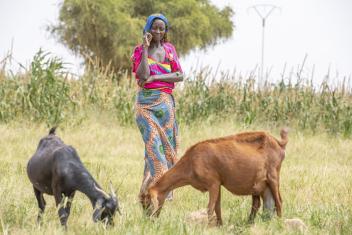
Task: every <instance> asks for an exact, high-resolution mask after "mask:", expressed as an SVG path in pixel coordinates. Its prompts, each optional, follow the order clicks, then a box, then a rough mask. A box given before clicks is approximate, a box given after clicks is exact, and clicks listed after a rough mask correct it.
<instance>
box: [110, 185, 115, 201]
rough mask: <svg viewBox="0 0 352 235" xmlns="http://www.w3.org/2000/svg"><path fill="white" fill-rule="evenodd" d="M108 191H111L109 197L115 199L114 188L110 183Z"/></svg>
mask: <svg viewBox="0 0 352 235" xmlns="http://www.w3.org/2000/svg"><path fill="white" fill-rule="evenodd" d="M110 191H111V195H112V196H113V197H116V193H115V190H114V187H113V186H112V182H111V181H110Z"/></svg>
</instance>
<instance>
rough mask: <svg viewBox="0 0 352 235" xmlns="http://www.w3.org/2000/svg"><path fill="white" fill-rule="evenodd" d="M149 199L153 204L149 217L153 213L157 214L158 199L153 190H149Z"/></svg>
mask: <svg viewBox="0 0 352 235" xmlns="http://www.w3.org/2000/svg"><path fill="white" fill-rule="evenodd" d="M150 199H151V201H152V204H153V212H152V214H151V217H153V216H154V215H157V212H158V211H159V209H160V208H159V201H158V194H157V193H156V192H154V191H150Z"/></svg>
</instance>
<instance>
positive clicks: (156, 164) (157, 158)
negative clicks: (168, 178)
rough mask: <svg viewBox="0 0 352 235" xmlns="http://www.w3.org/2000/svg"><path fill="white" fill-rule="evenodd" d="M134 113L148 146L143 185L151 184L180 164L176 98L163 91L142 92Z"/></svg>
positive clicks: (146, 147)
mask: <svg viewBox="0 0 352 235" xmlns="http://www.w3.org/2000/svg"><path fill="white" fill-rule="evenodd" d="M135 110H136V122H137V125H138V128H139V130H140V132H141V134H142V137H143V141H144V143H145V158H144V159H145V167H144V179H143V182H144V183H143V184H145V181H146V180H147V181H149V183H151V182H154V181H156V180H157V179H159V178H160V177H161V176H162V175H163V174H164V173H165V172H166V171H167V170H168V169H170V168H171V167H172V166H173V165H174V164H175V163H176V162H177V148H178V137H177V136H178V128H177V123H176V113H175V102H174V98H173V96H172V95H171V94H167V93H165V92H162V91H160V90H148V89H140V90H139V91H138V94H137V98H136V105H135ZM147 178H149V179H147ZM149 183H148V184H149ZM141 190H142V189H141Z"/></svg>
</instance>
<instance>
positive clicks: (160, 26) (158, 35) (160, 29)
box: [150, 19, 166, 42]
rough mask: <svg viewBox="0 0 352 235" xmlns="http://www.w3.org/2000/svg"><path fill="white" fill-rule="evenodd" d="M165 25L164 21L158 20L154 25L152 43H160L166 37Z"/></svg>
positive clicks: (151, 30) (151, 31)
mask: <svg viewBox="0 0 352 235" xmlns="http://www.w3.org/2000/svg"><path fill="white" fill-rule="evenodd" d="M165 30H166V27H165V23H164V21H162V20H159V19H156V20H154V22H153V24H152V28H151V29H150V33H151V34H152V36H153V37H152V41H156V42H160V41H161V39H163V37H164V35H165Z"/></svg>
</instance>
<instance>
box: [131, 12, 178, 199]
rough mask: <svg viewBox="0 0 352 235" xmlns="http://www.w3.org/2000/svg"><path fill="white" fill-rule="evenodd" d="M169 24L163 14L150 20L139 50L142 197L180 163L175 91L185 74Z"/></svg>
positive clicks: (136, 65)
mask: <svg viewBox="0 0 352 235" xmlns="http://www.w3.org/2000/svg"><path fill="white" fill-rule="evenodd" d="M168 26H169V25H168V20H167V19H166V17H165V16H163V15H162V14H153V15H151V16H149V17H148V18H147V22H146V25H145V27H144V30H143V43H142V44H141V45H138V46H136V47H135V49H134V52H133V55H132V63H133V68H132V72H133V73H134V74H135V77H136V79H137V83H138V86H139V89H138V94H137V99H136V106H135V109H136V122H137V125H138V128H139V130H140V132H141V134H142V137H143V141H144V143H145V167H144V179H143V183H142V187H141V193H142V192H144V191H145V190H146V188H147V186H148V185H149V184H150V183H152V182H155V181H156V180H157V179H158V178H159V177H160V176H162V175H163V174H164V172H166V171H167V170H168V169H169V168H171V167H172V166H173V165H174V164H175V163H176V161H177V156H176V154H177V145H178V140H177V132H178V130H177V123H176V117H175V114H176V112H175V102H174V98H173V96H172V91H173V89H174V87H175V84H174V83H175V82H180V81H182V80H183V73H182V69H181V66H180V63H179V61H178V57H177V53H176V50H175V47H174V46H173V45H172V44H171V43H169V42H168V39H167V31H168Z"/></svg>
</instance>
